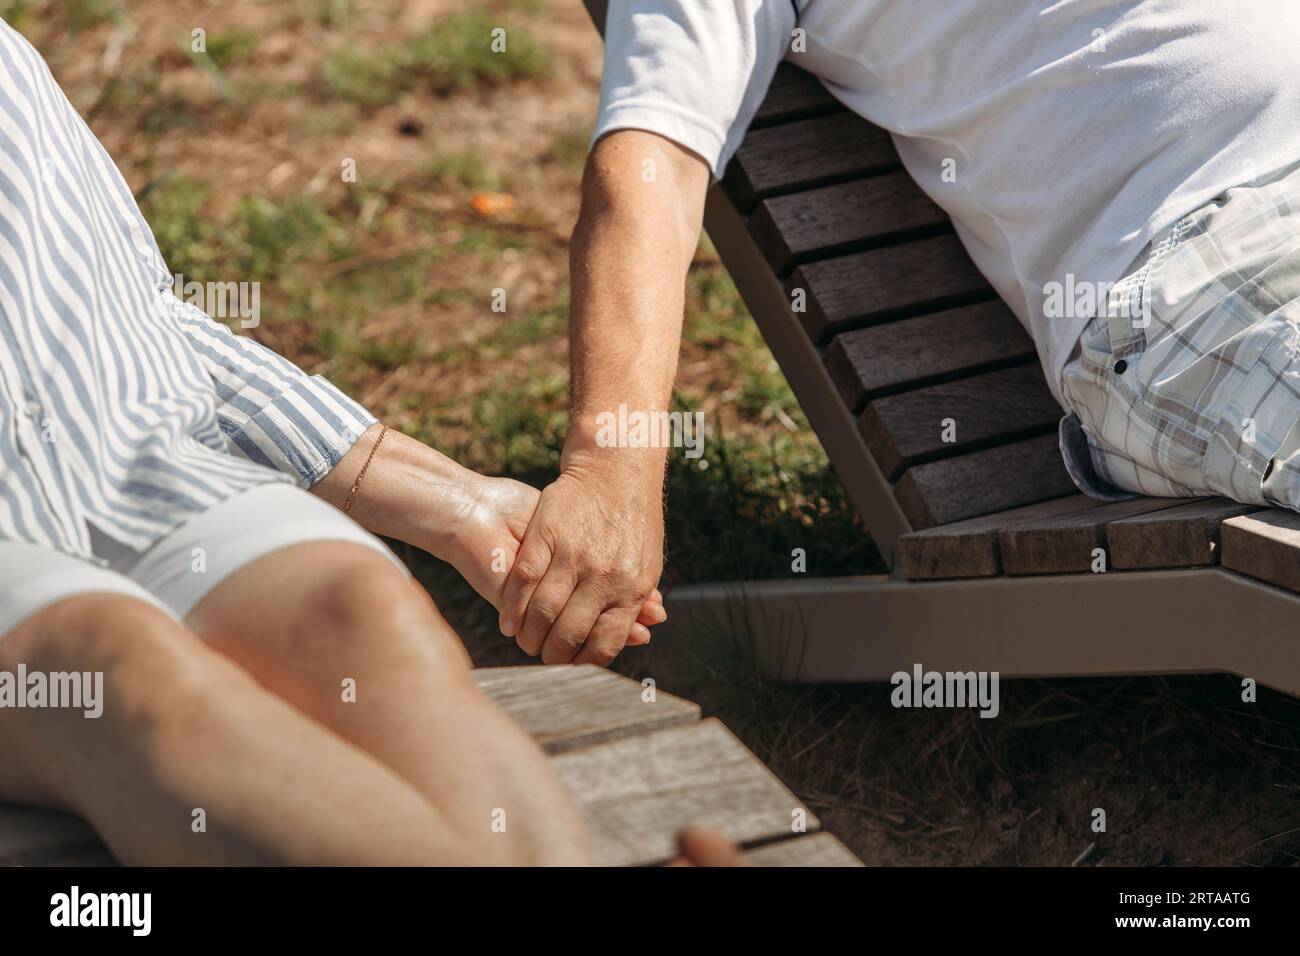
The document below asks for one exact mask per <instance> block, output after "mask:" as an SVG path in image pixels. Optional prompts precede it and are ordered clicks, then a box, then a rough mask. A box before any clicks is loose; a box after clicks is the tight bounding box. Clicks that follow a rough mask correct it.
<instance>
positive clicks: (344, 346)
mask: <svg viewBox="0 0 1300 956" xmlns="http://www.w3.org/2000/svg"><path fill="white" fill-rule="evenodd" d="M315 347H316V350H317V351H318V352H319V353H320V354H321V356H322V357H323V358H324V359H325V360H326V361H327V362H330V363H332V364H331V368H330V371H331V372H333V371H334V370H335V369H337V368H338V367H339V366H343V367H344V369H345V370H348V369H350V370H352V371H356V370H358V369H357V366H360V367H361V370H366V369H369V370H373V369H380V370H383V371H392V370H394V369H397V368H400V367H401V366H403V365H404V364H406V363H407V362H410V361H413V360H414V359H416V358H417V357H418V356H419V355H420V352H421V348H420V345H419V343H418V342H416V341H415V340H414V339H413V338H412V337H411V336H408V335H385V336H370V337H368V336H363V335H362V334H361V332H360V331H359V330H358V329H357V323H356V321H355V320H338V319H336V320H333V321H329V322H326V323H325V324H324V327H323V328H322V329H321V330H320V333H319V335H318V336H317V337H316V340H315Z"/></svg>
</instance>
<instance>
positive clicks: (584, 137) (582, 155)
mask: <svg viewBox="0 0 1300 956" xmlns="http://www.w3.org/2000/svg"><path fill="white" fill-rule="evenodd" d="M590 141H591V130H589V129H587V128H586V127H583V128H581V129H575V130H570V131H569V132H567V133H561V134H560V135H559V136H557V137H555V139H553V140H551V145H550V146H548V147H547V148H546V154H545V156H544V157H543V159H544V160H545V161H547V162H551V163H555V164H556V165H558V166H563V167H564V168H566V169H572V170H579V169H581V168H582V165H583V163H585V162H586V161H587V144H588V143H589V142H590Z"/></svg>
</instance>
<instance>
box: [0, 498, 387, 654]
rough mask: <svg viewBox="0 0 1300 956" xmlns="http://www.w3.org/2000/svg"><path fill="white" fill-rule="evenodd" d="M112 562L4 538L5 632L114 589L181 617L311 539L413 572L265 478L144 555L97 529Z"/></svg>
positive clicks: (334, 514)
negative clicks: (236, 576) (234, 579)
mask: <svg viewBox="0 0 1300 956" xmlns="http://www.w3.org/2000/svg"><path fill="white" fill-rule="evenodd" d="M92 538H94V539H95V554H96V556H97V557H99V558H100V559H103V560H107V561H108V566H107V567H101V566H99V565H96V564H92V563H91V562H89V561H86V560H83V559H81V558H78V557H74V556H73V555H70V554H65V553H63V552H62V551H55V550H53V549H52V548H48V547H42V546H40V545H35V544H29V543H27V542H25V541H0V638H3V636H4V635H5V634H7V633H9V631H11V630H13V628H14V627H15V626H16V625H18V624H19V623H21V622H22V621H23V620H24V619H26V618H28V617H30V616H31V615H32V614H35V613H36V612H37V611H39V610H41V608H44V607H47V606H48V605H50V604H53V603H54V602H55V601H58V600H61V599H63V598H66V597H71V596H73V595H75V594H84V593H88V592H92V591H94V592H104V591H108V592H112V593H117V594H126V595H130V596H132V597H137V598H139V599H140V600H142V601H147V602H148V603H150V604H153V605H154V606H155V607H158V608H160V609H161V610H163V611H164V612H165V613H167V614H169V615H171V616H172V617H174V618H176V619H177V620H184V618H185V616H186V615H187V614H189V612H190V611H191V610H192V609H193V608H194V606H195V605H196V604H198V603H199V601H200V600H201V599H202V598H203V596H204V595H205V594H207V593H208V592H209V591H211V590H212V589H213V588H214V587H216V586H217V585H218V584H219V583H220V582H221V581H222V580H224V579H225V578H226V577H227V576H229V575H230V574H231V573H233V572H234V571H237V570H238V569H239V568H242V567H243V566H244V565H246V564H248V563H249V562H251V561H255V560H256V559H258V558H260V557H262V556H263V555H266V554H269V553H271V552H272V551H277V550H279V549H280V548H284V547H288V546H289V545H293V544H301V543H303V542H308V541H355V542H357V543H358V544H363V545H365V546H366V547H368V548H373V549H374V550H376V551H378V552H379V553H381V554H383V555H384V556H385V557H387V558H388V559H389V560H391V561H392V562H393V564H395V565H396V566H397V567H398V568H400V569H401V570H402V573H403V574H407V575H409V574H410V572H409V571H408V570H407V568H406V565H404V564H403V563H402V562H401V560H400V559H399V558H398V557H397V555H395V554H393V552H392V550H391V549H389V548H388V546H387V545H385V544H384V543H383V542H382V541H380V540H379V539H378V538H377V537H375V536H374V535H373V534H371V533H370V532H369V531H367V530H365V529H364V528H362V527H361V525H359V524H357V523H356V522H355V521H353V520H352V519H351V518H349V517H348V516H347V515H345V514H344V513H343V512H342V511H340V510H338V509H337V508H335V507H334V506H333V505H330V504H327V503H326V502H324V501H322V500H321V499H320V498H317V497H316V496H315V495H313V494H311V492H308V491H304V490H303V489H301V488H298V487H297V486H295V485H291V484H287V483H280V482H275V483H272V484H265V485H258V486H256V487H254V488H251V489H249V490H247V491H244V492H241V493H239V494H237V495H234V496H232V497H230V498H227V499H226V500H224V501H222V502H219V503H218V504H216V505H214V506H213V507H211V508H209V509H207V510H206V511H204V512H202V513H201V514H199V515H198V516H196V517H194V518H191V519H189V520H188V521H186V522H184V523H183V524H180V525H178V526H177V527H176V528H173V529H172V530H171V531H170V532H168V533H167V534H165V535H164V536H163V537H162V538H160V539H159V540H158V541H157V542H156V543H155V544H154V545H153V546H152V547H150V548H149V550H147V551H145V552H143V553H140V552H137V551H133V550H131V549H130V548H127V547H126V546H125V545H122V544H120V543H119V542H117V541H114V540H113V539H111V538H107V537H106V536H104V535H98V534H95V533H93V532H92Z"/></svg>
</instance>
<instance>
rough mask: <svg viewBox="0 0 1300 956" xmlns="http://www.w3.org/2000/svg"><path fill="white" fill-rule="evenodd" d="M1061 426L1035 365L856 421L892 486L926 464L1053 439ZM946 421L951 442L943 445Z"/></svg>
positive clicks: (934, 388) (915, 396)
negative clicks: (1051, 434) (1013, 443)
mask: <svg viewBox="0 0 1300 956" xmlns="http://www.w3.org/2000/svg"><path fill="white" fill-rule="evenodd" d="M1060 418H1061V407H1060V406H1059V405H1058V404H1057V403H1056V399H1054V398H1053V397H1052V393H1051V392H1050V391H1048V389H1047V381H1046V380H1045V379H1044V377H1043V370H1042V367H1041V366H1040V365H1039V364H1038V363H1037V362H1033V363H1029V364H1025V365H1017V366H1013V367H1012V368H1006V369H1000V370H998V371H996V372H986V373H985V374H983V375H972V376H971V377H970V378H963V379H958V380H957V381H954V382H944V383H942V384H940V385H931V386H928V387H926V388H918V389H915V390H913V391H910V392H903V393H902V394H899V395H890V396H886V397H884V398H878V399H876V400H875V401H874V402H872V403H871V404H869V405H868V406H867V407H866V410H865V411H864V412H863V413H862V416H861V418H859V419H858V431H860V432H861V433H862V438H863V440H864V441H865V442H866V443H867V448H869V449H870V450H871V454H872V457H874V458H875V459H876V463H877V464H878V465H879V466H880V470H881V471H882V472H884V474H885V476H886V477H887V478H890V479H891V480H892V479H895V478H897V477H898V476H899V475H900V474H901V473H902V472H903V470H904V469H905V468H910V467H911V466H913V465H917V464H920V463H922V462H926V461H934V460H936V459H939V458H952V457H956V456H958V455H963V454H969V453H970V452H972V451H975V450H978V449H980V448H987V447H989V446H991V445H995V444H1006V443H1008V442H1011V441H1015V440H1017V439H1020V438H1027V437H1031V436H1033V435H1036V434H1044V433H1047V432H1051V431H1055V429H1056V427H1057V423H1058V422H1059V421H1060ZM948 420H951V423H952V428H951V435H950V436H949V437H951V438H952V439H953V440H952V441H945V440H944V438H945V431H946V427H945V424H944V423H945V421H948Z"/></svg>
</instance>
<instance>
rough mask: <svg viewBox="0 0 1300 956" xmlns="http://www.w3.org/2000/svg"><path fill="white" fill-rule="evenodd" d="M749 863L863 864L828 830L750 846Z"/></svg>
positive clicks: (790, 864)
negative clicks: (754, 846) (753, 846)
mask: <svg viewBox="0 0 1300 956" xmlns="http://www.w3.org/2000/svg"><path fill="white" fill-rule="evenodd" d="M745 859H746V861H747V862H748V863H749V864H750V865H751V866H862V865H863V863H862V861H861V860H859V859H858V858H857V857H856V856H854V855H853V853H852V852H851V851H850V850H849V849H848V847H846V846H845V845H844V844H843V843H841V842H840V841H839V840H837V839H835V837H833V836H831V835H830V834H829V833H812V834H809V835H808V836H803V837H799V838H798V839H794V840H782V841H781V842H780V843H771V844H768V845H767V846H760V847H757V848H755V849H753V850H749V851H748V852H747V853H746V854H745Z"/></svg>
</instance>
